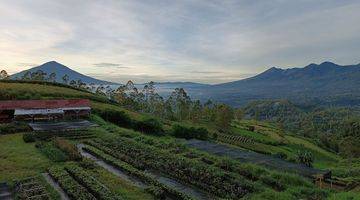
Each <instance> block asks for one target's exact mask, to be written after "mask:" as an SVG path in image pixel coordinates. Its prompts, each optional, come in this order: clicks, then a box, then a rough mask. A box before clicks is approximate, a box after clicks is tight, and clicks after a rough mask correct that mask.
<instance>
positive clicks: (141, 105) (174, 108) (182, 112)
mask: <svg viewBox="0 0 360 200" xmlns="http://www.w3.org/2000/svg"><path fill="white" fill-rule="evenodd" d="M8 78H9V75H8V74H7V73H6V71H5V70H2V71H1V73H0V79H8ZM20 79H21V80H25V81H26V80H28V81H47V82H57V75H56V73H54V72H53V73H50V74H49V75H47V73H45V72H43V71H42V70H38V71H35V72H31V71H27V72H25V74H23V76H22V77H20ZM61 80H62V83H63V84H66V85H70V86H72V87H75V88H81V89H85V90H88V91H91V92H93V93H96V94H98V95H103V96H106V97H107V98H108V99H109V100H111V101H114V102H116V103H118V104H120V105H121V106H123V107H125V108H127V109H129V110H133V111H136V112H142V113H148V114H151V115H152V116H156V117H159V118H162V119H168V120H173V121H191V122H194V123H209V122H211V123H213V124H214V125H215V127H216V128H218V129H219V130H221V131H226V130H227V129H229V127H230V123H231V121H232V120H233V119H234V118H235V116H236V117H237V118H240V117H241V112H240V111H239V110H235V109H234V108H232V107H230V106H228V105H226V104H223V103H217V102H213V101H211V100H208V101H206V102H205V103H202V102H200V100H192V99H191V98H190V96H189V95H188V94H187V93H186V91H185V90H184V89H183V88H175V89H174V91H172V92H171V94H170V95H169V96H168V97H167V98H164V97H162V96H160V95H159V94H158V93H157V90H156V85H155V83H154V82H153V81H150V82H149V83H146V84H144V86H143V88H140V89H139V88H137V87H136V86H135V84H134V83H133V82H132V81H131V80H129V81H128V82H127V83H126V84H125V85H120V86H119V87H118V88H115V89H113V88H112V87H111V86H109V85H103V84H100V85H96V84H94V83H90V84H86V83H84V82H82V81H81V80H80V79H79V80H70V77H69V76H68V75H67V74H65V75H64V76H62V77H61Z"/></svg>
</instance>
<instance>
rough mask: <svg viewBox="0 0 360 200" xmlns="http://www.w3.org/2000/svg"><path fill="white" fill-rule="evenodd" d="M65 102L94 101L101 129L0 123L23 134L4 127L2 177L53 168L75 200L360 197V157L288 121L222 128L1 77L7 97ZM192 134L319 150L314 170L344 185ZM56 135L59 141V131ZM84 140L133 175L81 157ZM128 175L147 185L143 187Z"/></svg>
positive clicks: (253, 145) (277, 151) (283, 149)
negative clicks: (232, 153)
mask: <svg viewBox="0 0 360 200" xmlns="http://www.w3.org/2000/svg"><path fill="white" fill-rule="evenodd" d="M58 98H87V99H90V100H91V106H92V115H91V117H90V120H91V121H92V122H94V123H96V124H98V125H99V127H93V128H90V129H89V130H87V131H79V132H74V133H71V137H67V136H64V135H61V134H59V133H43V134H44V136H46V137H43V138H45V140H44V139H43V138H42V139H40V137H38V138H32V134H29V133H28V131H27V130H26V129H23V128H21V127H10V126H9V125H8V126H5V125H0V130H2V129H1V126H2V127H3V129H10V128H12V129H13V130H15V131H11V132H16V133H12V134H7V132H6V131H5V132H0V133H1V134H2V135H0V158H1V160H2V161H1V162H0V182H3V181H5V182H9V183H11V184H12V185H14V184H15V182H16V180H20V179H22V178H25V177H29V176H40V177H41V176H42V175H41V174H42V173H45V172H48V173H49V174H50V176H52V177H54V178H55V180H56V181H57V182H58V183H59V184H60V186H61V187H62V188H63V189H64V190H65V192H66V193H67V194H68V195H69V197H71V198H72V199H93V198H95V199H163V198H165V197H169V196H171V197H172V198H173V199H207V198H208V197H209V196H211V197H212V198H214V199H356V198H360V194H359V186H358V185H357V186H356V184H357V183H359V182H360V161H359V160H356V159H353V160H346V159H344V158H343V157H341V156H339V155H338V154H336V153H334V152H332V151H329V150H327V149H325V148H322V147H319V146H318V145H317V143H316V142H315V141H313V140H312V139H309V138H306V137H300V136H298V135H295V134H293V133H290V132H287V131H286V130H284V128H283V127H280V126H279V124H278V123H272V122H262V121H256V120H234V121H233V122H232V123H231V126H230V129H229V131H227V132H220V131H218V129H216V128H214V125H213V124H211V123H201V124H199V123H194V122H191V121H171V120H165V119H159V118H157V117H153V116H151V115H149V114H143V113H139V112H134V111H130V110H128V109H125V108H123V107H120V106H119V105H117V104H115V103H110V102H109V101H108V100H107V98H105V97H104V96H101V95H95V94H92V93H89V92H86V91H81V90H75V89H72V88H69V87H67V86H61V85H52V84H50V85H45V84H40V83H14V82H9V83H6V82H0V99H1V100H15V99H58ZM4 127H5V128H4ZM200 127H203V128H205V130H203V129H201V128H200ZM16 130H17V131H16ZM176 131H178V132H176ZM189 131H190V132H191V134H199V135H201V134H203V135H202V136H204V137H202V136H201V137H200V136H199V135H195V136H194V135H192V138H199V139H202V140H207V141H210V142H212V143H215V144H225V145H226V146H228V147H230V148H234V149H240V150H244V151H252V152H258V153H261V154H265V155H268V156H271V157H276V158H281V159H283V160H286V161H289V162H291V163H295V162H297V156H298V153H299V152H311V154H312V155H313V163H312V164H313V167H314V168H317V169H330V170H332V172H333V174H332V175H333V178H332V181H334V184H335V183H342V186H338V187H335V186H334V187H332V188H331V185H330V184H328V183H323V184H322V186H321V188H320V186H319V184H318V183H315V184H314V183H313V179H312V178H309V177H303V176H301V175H299V174H295V173H292V172H284V171H283V170H281V169H271V168H268V167H265V166H263V165H261V164H253V163H245V162H242V161H240V160H236V159H232V158H230V157H224V156H220V155H215V154H211V153H209V152H205V151H200V150H196V149H195V148H191V147H189V146H187V145H186V140H185V139H183V138H180V137H179V136H181V135H180V133H181V134H185V133H186V132H189ZM179 132H180V133H179ZM5 133H6V134H5ZM54 134H55V135H56V136H57V137H56V138H53V137H52V136H54ZM69 134H70V133H69ZM186 134H187V133H186ZM85 136H86V137H85ZM88 136H89V137H88ZM174 136H176V137H174ZM27 137H29V138H30V139H26V138H27ZM84 138H86V139H84ZM31 139H34V140H36V141H35V142H31ZM25 141H27V143H26V142H25ZM77 144H83V145H84V147H83V149H84V151H87V152H90V153H91V154H92V155H94V156H96V157H97V158H98V159H101V160H103V161H104V163H107V164H108V165H111V166H113V167H114V168H116V169H118V170H120V171H122V172H124V174H125V175H121V176H119V175H115V174H113V173H112V172H111V171H109V170H108V169H107V168H104V167H103V166H101V165H99V164H98V163H95V162H94V161H93V160H91V159H88V158H87V159H84V158H83V159H81V158H80V159H79V158H78V157H77V155H78V153H77V151H76V146H75V145H77ZM74 148H75V150H74ZM128 176H129V177H132V178H133V179H136V180H138V181H140V182H142V183H144V184H145V185H146V186H144V187H142V186H139V185H137V184H134V181H133V180H132V179H128V178H126V177H128ZM157 177H162V179H158V178H157ZM159 180H172V181H175V182H177V183H178V184H180V185H183V186H184V187H179V186H174V187H170V186H169V185H168V184H167V183H168V182H166V181H165V182H162V181H159ZM42 184H43V185H44V186H46V187H45V188H46V191H47V192H48V193H50V194H51V197H52V198H54V199H58V198H59V197H58V195H56V192H55V191H53V189H51V187H49V185H47V183H46V182H43V183H42ZM74 188H76V190H75V189H74ZM181 188H182V189H181ZM184 188H186V189H187V190H184ZM75 191H76V192H75Z"/></svg>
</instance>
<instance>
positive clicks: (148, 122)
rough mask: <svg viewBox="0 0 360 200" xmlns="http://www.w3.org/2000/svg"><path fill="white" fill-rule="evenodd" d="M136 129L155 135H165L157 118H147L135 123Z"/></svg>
mask: <svg viewBox="0 0 360 200" xmlns="http://www.w3.org/2000/svg"><path fill="white" fill-rule="evenodd" d="M134 129H135V130H137V131H141V132H144V133H148V134H153V135H161V134H162V133H163V128H162V125H161V123H160V122H159V120H157V119H155V118H147V119H144V120H142V121H138V122H136V123H134Z"/></svg>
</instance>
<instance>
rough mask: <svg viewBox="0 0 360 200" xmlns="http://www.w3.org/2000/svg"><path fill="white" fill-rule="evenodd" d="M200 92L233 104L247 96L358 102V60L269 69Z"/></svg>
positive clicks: (247, 98) (297, 100)
mask: <svg viewBox="0 0 360 200" xmlns="http://www.w3.org/2000/svg"><path fill="white" fill-rule="evenodd" d="M208 91H209V90H206V91H205V93H204V95H208V96H210V97H212V98H213V99H217V100H222V101H224V102H226V103H229V104H231V105H234V106H238V105H243V104H245V103H247V102H249V101H250V100H260V99H288V100H291V101H292V102H295V103H297V104H313V103H315V104H326V105H360V64H358V65H348V66H340V65H337V64H334V63H331V62H323V63H321V64H319V65H317V64H310V65H308V66H306V67H304V68H291V69H280V68H274V67H273V68H270V69H269V70H267V71H265V72H263V73H261V74H259V75H257V76H254V77H251V78H247V79H244V80H240V81H234V82H229V83H224V84H218V85H214V86H213V87H212V89H211V91H209V92H208Z"/></svg>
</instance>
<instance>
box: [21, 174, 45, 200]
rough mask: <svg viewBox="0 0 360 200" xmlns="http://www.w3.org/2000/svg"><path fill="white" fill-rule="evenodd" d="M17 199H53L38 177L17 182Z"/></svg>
mask: <svg viewBox="0 0 360 200" xmlns="http://www.w3.org/2000/svg"><path fill="white" fill-rule="evenodd" d="M16 193H17V195H16V198H17V199H24V200H27V199H39V200H40V199H41V200H42V199H43V200H45V199H51V198H50V195H49V194H48V193H47V191H46V189H45V187H44V186H43V185H42V184H41V183H40V181H39V180H38V177H30V178H26V179H23V180H20V181H18V182H16Z"/></svg>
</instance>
